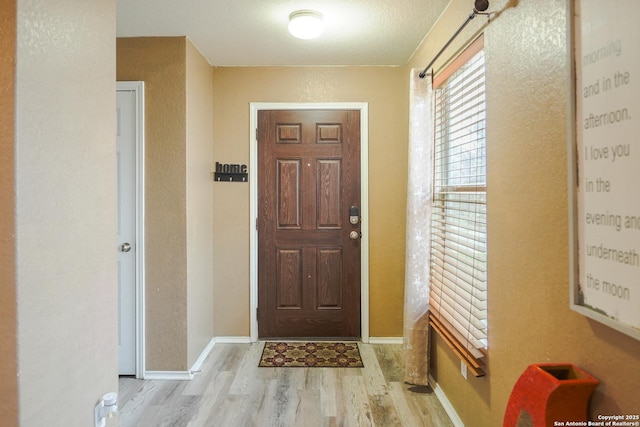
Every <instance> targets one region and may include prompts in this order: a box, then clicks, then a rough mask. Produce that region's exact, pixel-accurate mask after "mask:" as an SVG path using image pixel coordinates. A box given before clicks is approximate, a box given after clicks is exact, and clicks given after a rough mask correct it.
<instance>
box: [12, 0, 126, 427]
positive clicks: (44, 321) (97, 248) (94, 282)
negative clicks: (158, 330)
mask: <svg viewBox="0 0 640 427" xmlns="http://www.w3.org/2000/svg"><path fill="white" fill-rule="evenodd" d="M115 3H116V2H115V0H103V1H96V2H78V1H75V0H51V1H47V2H37V3H35V2H32V1H29V0H18V1H17V3H16V4H17V10H18V14H17V40H16V41H17V44H16V49H17V50H16V52H17V57H16V59H17V67H16V81H15V88H16V92H15V114H16V122H15V132H16V133H15V153H16V158H15V202H16V206H15V207H16V210H15V221H16V226H15V230H16V236H15V243H16V247H15V250H16V252H15V268H16V270H15V271H16V283H17V286H16V289H17V302H18V306H17V312H18V322H17V346H18V364H19V366H18V371H17V372H15V373H16V374H19V376H18V382H19V384H18V389H19V417H20V420H19V423H20V425H22V426H44V425H52V424H59V423H63V424H64V425H65V426H78V427H80V426H89V425H93V408H94V406H95V405H96V403H97V402H98V401H99V399H100V398H101V396H102V395H103V394H104V393H107V392H110V391H117V390H118V345H117V342H118V328H117V325H118V318H117V313H118V310H117V307H118V305H117V304H118V302H117V286H116V285H115V284H116V250H115V248H116V223H115V220H116V209H115V200H116V165H115V155H116V144H115V133H116V124H115V114H114V112H115V108H116V103H115V90H116V85H115V70H114V64H115V27H116V22H115V12H116V4H115ZM3 9H4V5H3ZM2 25H3V26H4V21H3V24H2ZM2 52H3V54H2V56H3V57H4V53H5V52H6V51H5V50H4V49H3V50H2ZM3 83H4V82H3ZM3 86H4V85H3ZM3 115H4V113H3ZM3 156H4V154H3ZM5 165H6V160H3V161H2V168H4V167H5ZM9 167H10V163H9ZM3 195H4V191H3ZM9 200H11V198H9ZM2 203H3V208H4V198H3V202H2ZM5 225H6V224H5ZM2 298H3V299H4V298H5V295H4V293H3V296H2ZM4 321H5V319H4V313H3V319H2V322H4ZM3 351H4V350H3ZM9 362H11V361H9ZM3 369H4V367H3ZM4 398H5V395H4V394H3V395H2V399H4ZM1 416H2V422H0V423H1V424H3V425H5V418H4V417H5V414H4V413H2V415H1Z"/></svg>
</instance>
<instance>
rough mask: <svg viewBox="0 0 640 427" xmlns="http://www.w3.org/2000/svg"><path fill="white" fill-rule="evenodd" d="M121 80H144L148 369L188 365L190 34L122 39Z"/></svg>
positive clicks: (119, 48) (119, 42)
mask: <svg viewBox="0 0 640 427" xmlns="http://www.w3.org/2000/svg"><path fill="white" fill-rule="evenodd" d="M116 56H117V62H116V63H117V71H116V74H117V79H118V80H119V81H124V80H143V81H144V82H145V98H146V99H145V109H146V110H145V120H146V129H145V139H146V141H145V157H146V158H145V179H146V188H145V192H146V194H145V197H146V203H145V209H146V218H145V233H146V239H145V245H146V246H145V252H146V260H145V261H146V319H145V320H146V364H147V365H146V368H147V370H152V371H153V370H170V371H172V370H175V371H182V370H186V369H187V368H188V366H187V333H186V331H187V286H186V283H187V233H186V221H187V218H186V188H187V187H186V173H185V170H186V38H184V37H169V38H160V37H158V38H153V37H141V38H120V39H118V40H117V54H116Z"/></svg>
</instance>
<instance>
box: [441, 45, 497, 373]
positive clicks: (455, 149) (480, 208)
mask: <svg viewBox="0 0 640 427" xmlns="http://www.w3.org/2000/svg"><path fill="white" fill-rule="evenodd" d="M452 68H453V69H452ZM484 68H485V66H484V52H483V50H482V38H480V39H478V40H476V42H474V43H473V44H472V45H471V46H470V47H469V48H468V49H467V50H466V51H465V52H464V53H463V54H462V55H461V56H460V57H459V58H458V60H456V61H454V63H453V64H452V65H451V66H450V67H449V69H448V70H445V71H444V74H445V77H444V78H443V77H442V75H441V76H439V78H438V79H436V81H435V84H434V86H435V150H434V161H435V165H434V183H433V185H434V188H433V208H432V218H431V264H430V265H431V267H430V281H431V285H430V292H429V299H430V321H431V324H432V326H433V328H434V329H435V330H436V331H437V332H438V333H439V335H440V336H441V337H442V338H443V339H444V340H445V341H446V342H447V343H448V344H449V346H450V347H451V348H452V349H453V350H454V351H455V352H456V354H457V355H458V356H459V357H460V358H461V360H463V361H464V362H465V363H466V364H467V365H468V366H469V368H470V370H471V372H473V374H474V375H476V376H483V375H484V371H483V370H482V362H481V361H480V360H479V359H481V358H482V357H483V356H484V355H485V354H486V348H487V239H486V237H487V227H486V223H487V221H486V216H487V214H486V212H487V211H486V200H487V199H486V196H487V180H486V175H487V173H486V172H487V169H486V137H485V129H486V126H485V124H486V119H485V104H486V102H485V78H484ZM438 80H440V82H439V81H438Z"/></svg>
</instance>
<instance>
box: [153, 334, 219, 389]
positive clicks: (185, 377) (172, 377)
mask: <svg viewBox="0 0 640 427" xmlns="http://www.w3.org/2000/svg"><path fill="white" fill-rule="evenodd" d="M215 343H216V340H215V338H211V341H209V344H207V346H206V347H205V348H204V350H202V353H200V356H198V358H197V359H196V361H195V362H194V363H193V366H192V367H191V369H190V370H189V371H146V372H145V373H144V377H143V379H145V380H169V381H190V380H192V379H193V376H194V375H195V374H196V373H198V372H199V371H200V367H202V364H203V363H204V361H205V359H206V358H207V356H208V355H209V353H211V349H212V348H213V346H214V345H215Z"/></svg>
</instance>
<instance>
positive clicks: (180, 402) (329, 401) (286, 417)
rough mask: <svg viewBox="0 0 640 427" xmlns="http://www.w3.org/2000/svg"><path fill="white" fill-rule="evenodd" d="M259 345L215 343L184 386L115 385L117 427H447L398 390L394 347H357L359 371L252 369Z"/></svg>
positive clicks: (436, 412)
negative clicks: (199, 370) (118, 426)
mask: <svg viewBox="0 0 640 427" xmlns="http://www.w3.org/2000/svg"><path fill="white" fill-rule="evenodd" d="M263 346H264V343H263V342H259V343H254V344H216V345H215V346H214V347H213V349H212V351H211V353H210V354H209V356H208V357H207V360H206V361H205V363H204V364H203V366H202V372H201V373H198V374H196V377H195V378H194V379H193V380H191V381H157V380H156V381H142V380H136V379H133V378H127V377H122V378H120V384H119V388H120V390H119V406H120V414H119V417H118V418H119V425H120V426H121V427H133V426H143V427H160V426H189V427H213V426H221V427H222V426H223V427H245V426H260V427H263V426H265V427H267V426H268V427H270V426H278V427H292V426H296V427H297V426H303V427H313V426H345V427H346V426H354V427H361V426H379V427H388V426H408V427H418V426H434V427H448V426H453V424H452V423H451V421H450V420H449V418H448V417H447V414H446V413H445V411H444V410H443V408H442V405H441V404H440V402H439V401H438V399H437V398H436V396H435V394H434V393H431V392H429V393H424V392H422V393H421V392H413V391H410V390H409V389H410V388H411V386H409V385H407V384H404V383H403V381H402V366H403V361H402V346H401V345H386V344H385V345H371V344H362V343H359V347H360V353H361V355H362V358H363V361H364V365H365V367H364V368H259V367H258V362H259V360H260V355H261V354H262V348H263ZM420 391H424V390H420Z"/></svg>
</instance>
